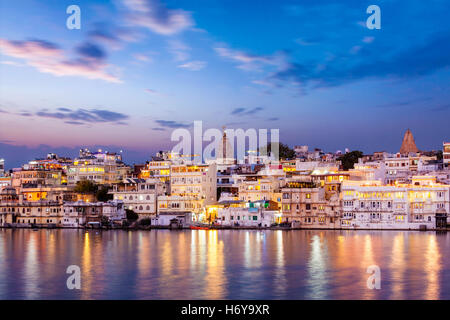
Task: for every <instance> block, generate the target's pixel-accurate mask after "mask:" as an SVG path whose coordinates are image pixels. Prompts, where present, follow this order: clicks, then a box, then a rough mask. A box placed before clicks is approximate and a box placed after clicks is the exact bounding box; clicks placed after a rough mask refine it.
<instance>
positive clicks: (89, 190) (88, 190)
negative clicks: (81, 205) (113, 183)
mask: <svg viewBox="0 0 450 320" xmlns="http://www.w3.org/2000/svg"><path fill="white" fill-rule="evenodd" d="M97 190H98V186H97V185H96V184H95V183H94V182H92V181H89V180H83V181H78V182H77V185H76V186H75V189H74V191H75V192H77V193H82V194H94V193H96V192H97Z"/></svg>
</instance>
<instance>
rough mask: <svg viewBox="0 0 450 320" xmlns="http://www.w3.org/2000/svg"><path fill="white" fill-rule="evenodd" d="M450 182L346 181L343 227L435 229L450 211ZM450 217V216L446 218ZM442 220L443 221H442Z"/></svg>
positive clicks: (415, 179)
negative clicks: (393, 183)
mask: <svg viewBox="0 0 450 320" xmlns="http://www.w3.org/2000/svg"><path fill="white" fill-rule="evenodd" d="M449 191H450V186H449V185H442V184H438V183H436V180H435V178H434V177H429V176H416V177H413V179H412V184H398V185H395V186H394V185H391V186H385V185H381V183H380V182H378V181H373V182H369V181H361V182H355V181H345V182H343V184H342V189H341V201H342V215H341V227H342V228H352V229H353V228H354V229H421V228H426V229H435V228H436V225H437V224H438V223H439V221H440V220H439V219H441V218H439V217H440V216H445V217H446V216H447V214H448V213H449V211H450V207H449V206H450V198H449ZM445 219H447V218H445ZM441 222H442V221H441Z"/></svg>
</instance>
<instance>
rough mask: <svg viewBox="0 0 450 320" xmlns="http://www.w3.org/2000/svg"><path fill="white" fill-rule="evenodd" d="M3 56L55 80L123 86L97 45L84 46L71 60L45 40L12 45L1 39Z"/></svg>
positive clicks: (57, 47)
mask: <svg viewBox="0 0 450 320" xmlns="http://www.w3.org/2000/svg"><path fill="white" fill-rule="evenodd" d="M0 50H1V51H2V52H3V54H5V55H7V56H10V57H14V58H20V59H24V60H25V62H26V63H27V64H28V65H29V66H32V67H34V68H36V69H37V70H39V71H40V72H42V73H49V74H52V75H55V76H81V77H84V78H88V79H100V80H104V81H108V82H115V83H120V82H121V80H120V79H119V78H118V77H117V76H114V75H112V74H110V73H108V72H107V71H106V69H107V68H108V67H109V66H108V65H107V64H106V63H105V62H104V59H103V58H104V57H105V53H104V52H103V51H102V50H101V49H100V48H99V47H98V46H97V45H95V44H91V43H84V44H82V45H81V46H79V47H77V48H76V53H77V54H78V55H79V57H78V58H76V59H67V58H66V57H65V56H64V51H63V50H62V49H61V48H59V46H57V45H56V44H53V43H51V42H48V41H45V40H28V41H11V40H5V39H0Z"/></svg>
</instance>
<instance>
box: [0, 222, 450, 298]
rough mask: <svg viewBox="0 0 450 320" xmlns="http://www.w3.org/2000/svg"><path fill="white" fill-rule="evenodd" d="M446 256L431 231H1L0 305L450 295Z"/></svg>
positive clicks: (446, 240) (447, 246) (447, 238)
mask: <svg viewBox="0 0 450 320" xmlns="http://www.w3.org/2000/svg"><path fill="white" fill-rule="evenodd" d="M448 252H450V234H436V233H433V232H402V231H398V232H397V231H386V232H379V231H373V232H370V231H357V232H355V231H288V232H285V231H236V230H222V231H217V230H193V231H190V230H186V231H168V230H157V231H156V230H152V231H135V232H126V231H106V232H101V231H87V232H85V231H82V230H39V231H32V230H10V229H0V299H450V276H449V274H450V272H449V271H450V258H449V254H447V253H448ZM70 265H79V266H80V268H81V273H82V274H81V276H82V278H81V290H69V289H67V287H66V280H67V277H68V276H69V275H68V274H66V269H67V267H68V266H70ZM370 265H378V266H379V267H380V268H381V290H369V289H368V288H367V286H366V282H367V278H368V277H369V276H370V274H367V273H366V270H367V267H368V266H370Z"/></svg>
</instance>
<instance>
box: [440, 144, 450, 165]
mask: <svg viewBox="0 0 450 320" xmlns="http://www.w3.org/2000/svg"><path fill="white" fill-rule="evenodd" d="M443 145H444V147H443V153H442V156H443V160H444V165H445V166H446V167H448V166H449V165H450V142H444V143H443Z"/></svg>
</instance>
